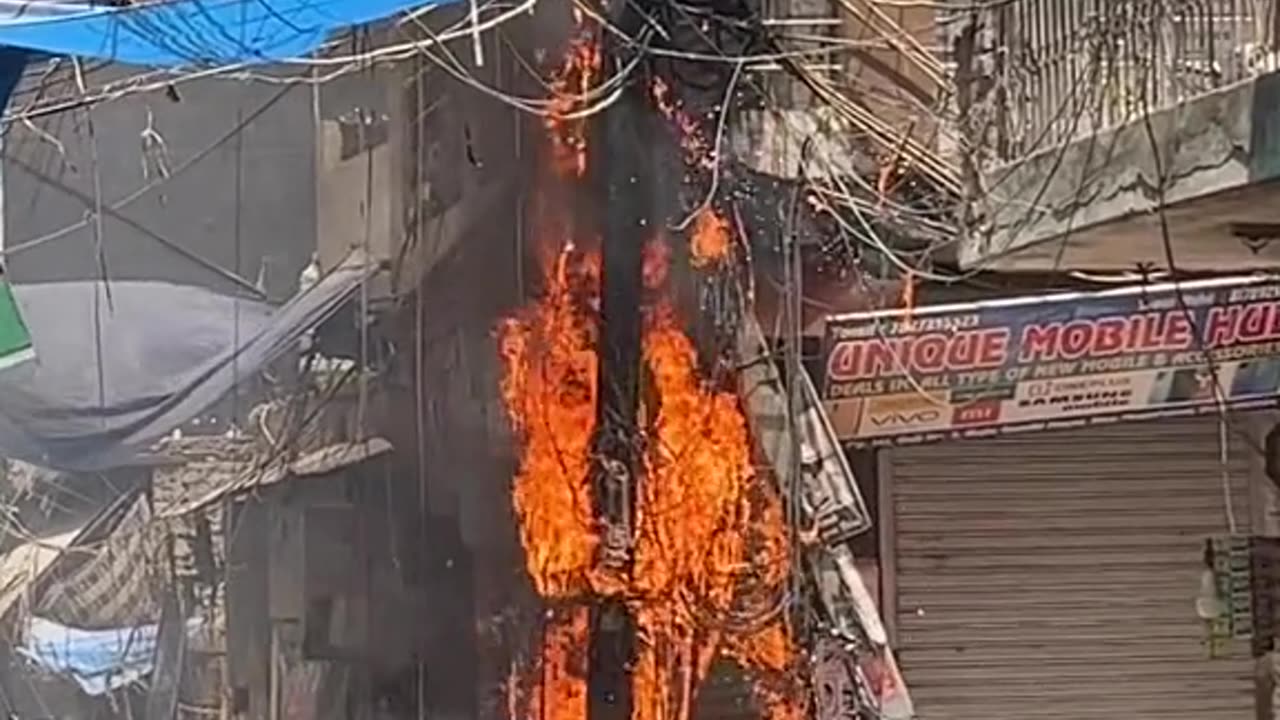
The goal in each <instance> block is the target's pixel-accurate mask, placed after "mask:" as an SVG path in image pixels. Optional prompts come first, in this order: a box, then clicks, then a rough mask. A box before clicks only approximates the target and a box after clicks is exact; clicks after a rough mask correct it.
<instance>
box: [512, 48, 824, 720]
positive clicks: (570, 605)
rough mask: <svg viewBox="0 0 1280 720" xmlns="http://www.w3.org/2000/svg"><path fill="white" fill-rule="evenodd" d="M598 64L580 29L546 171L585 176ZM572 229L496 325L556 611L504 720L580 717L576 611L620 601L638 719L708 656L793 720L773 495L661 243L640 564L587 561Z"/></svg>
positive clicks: (785, 554)
mask: <svg viewBox="0 0 1280 720" xmlns="http://www.w3.org/2000/svg"><path fill="white" fill-rule="evenodd" d="M600 65H601V60H600V54H599V50H598V46H597V45H596V44H595V43H594V39H593V36H592V35H591V34H590V33H587V32H583V33H581V34H580V35H579V37H578V39H577V40H575V41H574V43H573V44H572V45H571V48H570V52H569V56H568V59H567V61H566V63H565V65H564V67H562V69H561V72H560V73H559V74H558V76H557V78H556V81H555V82H554V83H553V88H554V89H555V90H556V92H557V93H558V94H560V95H561V98H560V99H559V100H557V101H556V103H555V107H556V108H557V112H556V113H553V117H551V118H550V119H549V120H548V122H547V129H548V130H549V134H550V138H551V142H550V144H551V151H552V161H553V163H554V167H555V169H556V170H557V172H558V174H559V176H560V177H561V178H564V179H565V180H567V181H568V182H571V183H580V182H581V181H582V179H584V178H585V173H586V169H587V153H586V150H587V144H586V138H587V128H586V126H585V125H584V124H583V123H582V122H581V121H580V120H578V119H576V116H574V115H573V111H574V108H575V107H576V105H575V104H574V101H573V100H572V99H571V98H569V97H568V95H569V94H577V95H579V96H580V95H582V94H584V93H585V92H586V91H587V90H588V89H589V88H590V83H591V82H593V81H594V77H595V75H596V74H597V73H598V70H599V68H600ZM660 87H661V88H663V90H662V94H661V95H660V94H659V92H658V88H660ZM654 93H655V99H657V100H658V103H659V107H660V108H665V109H663V112H664V113H665V114H667V116H668V117H670V118H673V119H677V122H678V123H682V125H681V127H682V132H683V133H684V137H685V138H686V143H685V148H686V151H689V152H690V153H691V154H690V156H689V157H690V159H691V161H692V158H693V157H694V155H693V154H692V150H691V148H695V149H696V148H698V147H699V146H698V144H697V142H696V141H693V140H690V138H694V137H695V135H694V134H693V131H694V130H695V129H696V123H693V122H692V121H691V120H688V119H687V118H685V116H684V115H683V114H682V113H680V112H679V111H678V110H677V109H675V107H674V105H672V104H671V103H670V102H669V100H668V99H667V97H668V96H667V93H666V91H665V86H662V85H659V84H658V83H655V85H654ZM663 103H666V105H665V106H664V104H663ZM681 118H684V120H680V119H681ZM686 120H687V125H688V127H685V126H684V124H683V123H685V121H686ZM686 130H687V132H685V131H686ZM697 137H700V135H698V136H697ZM701 148H702V149H701V150H699V156H700V157H704V158H707V159H708V162H711V163H714V162H715V159H714V157H713V154H712V153H711V152H710V151H709V146H707V145H705V144H704V145H703V146H701ZM544 200H545V198H544ZM539 207H540V208H541V209H542V212H546V207H545V204H544V205H540V206H539ZM696 219H697V222H696V223H695V225H694V227H693V229H692V231H691V232H690V236H689V238H688V240H689V242H690V246H691V248H692V249H693V258H694V263H695V264H696V266H698V267H701V268H711V267H713V266H716V265H720V264H723V263H724V262H725V261H727V259H728V257H729V255H730V248H731V244H732V243H731V238H732V235H731V230H730V225H729V223H728V222H726V221H725V220H724V219H723V218H722V217H720V216H719V215H717V214H716V213H715V212H714V211H713V210H711V209H710V208H706V209H704V210H703V211H702V212H701V213H700V214H699V216H698V217H697V218H696ZM565 225H568V223H564V222H557V221H555V220H554V219H548V220H547V221H546V222H543V223H541V230H542V232H543V233H544V237H543V238H542V240H543V241H544V242H543V245H544V246H547V247H555V248H559V250H558V251H557V252H551V253H548V254H547V255H546V256H545V257H546V262H545V265H546V267H545V271H544V277H543V288H542V292H541V294H540V295H539V297H537V298H536V299H535V300H534V301H533V302H531V303H530V304H529V305H528V306H526V307H525V308H523V309H522V310H520V311H519V312H517V313H516V314H515V315H514V316H513V317H511V318H510V319H508V320H507V321H506V322H504V323H503V324H502V325H501V327H500V328H499V352H500V356H501V360H502V363H503V366H504V370H505V372H504V376H503V378H502V381H501V391H502V397H503V400H504V403H505V405H506V409H507V411H508V414H509V416H510V419H511V423H512V427H513V429H514V431H515V433H516V436H517V440H518V443H519V462H518V467H517V470H516V474H515V478H514V483H513V490H512V498H513V504H514V508H515V512H516V516H517V519H518V522H519V534H520V539H521V542H522V544H523V546H524V550H525V565H526V569H527V571H528V574H529V577H530V578H531V580H532V583H533V586H534V589H535V590H536V591H537V592H538V594H539V595H540V596H541V597H542V598H544V599H545V600H546V601H547V602H548V604H549V605H550V606H551V607H554V608H556V609H555V611H554V612H553V613H551V614H550V615H548V617H547V620H546V627H545V628H544V632H543V637H542V639H541V640H540V641H539V642H538V643H537V644H538V645H539V652H538V653H537V656H536V659H535V660H534V662H533V663H532V665H533V667H531V668H528V669H527V672H526V674H525V675H524V682H523V684H522V685H523V686H522V687H521V691H522V692H521V693H515V694H513V695H512V697H513V700H512V701H511V703H510V707H511V708H512V710H511V712H512V713H513V717H512V720H548V719H550V720H584V719H585V717H586V713H587V702H586V697H587V686H586V674H587V662H588V660H587V646H588V637H589V612H588V611H587V606H588V604H589V603H590V602H592V601H593V600H598V599H600V598H604V597H610V598H616V599H620V600H622V601H623V602H625V603H626V604H627V606H628V608H629V610H630V612H631V614H632V617H633V618H634V620H635V622H636V625H637V640H638V643H637V645H638V649H637V652H636V657H635V661H634V665H633V667H632V678H631V682H632V695H633V700H632V707H633V715H632V717H633V720H687V718H689V717H690V715H691V713H692V709H693V702H694V698H695V696H696V693H697V689H698V686H699V685H700V683H701V682H702V680H703V679H705V678H706V676H707V674H708V673H709V672H710V668H711V666H712V663H713V662H714V660H715V659H716V658H717V657H728V658H731V659H733V660H735V661H736V662H738V663H739V664H740V665H741V666H743V667H744V668H745V669H747V670H748V671H750V672H752V673H754V675H755V676H756V678H757V680H758V682H757V685H756V691H757V696H758V699H759V701H760V703H761V705H762V707H763V708H764V709H765V710H766V711H767V713H768V716H769V718H770V720H799V718H801V717H803V710H804V705H803V703H802V702H801V701H800V700H799V698H800V697H801V696H802V693H801V692H799V690H800V688H799V687H798V685H797V683H796V681H795V674H794V671H795V669H796V668H795V667H794V666H793V663H794V660H793V658H794V657H795V656H796V652H795V648H794V645H793V642H792V638H791V633H790V630H789V627H788V625H787V623H786V612H785V608H784V607H783V601H782V598H783V597H784V592H785V584H786V579H787V576H788V568H789V558H790V548H789V545H788V535H787V529H786V523H785V519H784V513H783V510H782V501H781V498H780V497H779V495H778V493H777V491H776V489H775V488H774V487H773V485H772V483H771V480H770V478H768V477H765V476H761V475H760V474H758V473H757V472H756V470H755V467H754V465H753V462H752V459H753V457H752V448H751V442H750V436H749V433H748V429H747V424H746V420H745V417H744V415H743V413H742V410H741V408H740V406H739V403H738V398H737V397H736V396H735V395H734V394H733V393H731V392H725V391H723V390H721V389H719V387H718V386H717V385H715V384H713V383H710V382H708V381H706V380H705V379H704V378H702V377H700V376H699V364H698V357H697V352H696V349H695V346H694V343H693V342H692V340H691V339H690V338H689V336H688V335H687V334H686V333H685V331H684V330H683V328H682V327H681V324H680V321H679V317H678V313H677V310H676V307H675V305H674V303H673V301H672V300H671V299H670V298H671V297H673V293H671V292H670V290H669V288H668V284H669V281H670V275H671V273H670V272H669V266H670V262H671V256H672V253H671V249H670V246H669V244H668V242H667V240H666V239H665V238H662V237H657V238H655V239H654V240H653V241H652V242H651V243H649V244H648V245H647V246H646V248H645V253H644V263H643V279H644V285H645V287H646V288H647V289H648V290H649V291H650V294H651V295H652V296H654V297H656V298H657V299H656V300H654V301H653V302H651V303H650V306H649V307H647V308H646V310H645V324H644V330H643V337H642V361H643V364H644V368H645V371H646V375H645V378H646V380H645V385H646V387H645V390H644V392H643V393H642V397H644V398H645V402H644V403H643V407H642V409H641V413H640V416H641V418H642V419H643V421H644V424H645V427H646V431H645V433H644V435H643V437H642V438H640V439H639V443H640V445H641V448H640V450H641V462H640V465H641V467H640V468H638V470H639V472H640V474H641V478H640V479H639V481H638V486H637V487H638V497H637V498H636V513H635V520H634V528H635V537H634V539H633V552H632V560H633V562H632V565H631V567H630V569H629V572H625V573H619V572H617V571H616V570H606V569H604V568H602V567H600V566H599V565H598V564H597V551H598V549H599V546H600V536H599V527H598V525H597V521H596V519H595V514H594V509H593V502H592V487H591V482H590V478H591V472H592V465H593V457H592V446H591V441H592V435H593V432H594V431H595V428H596V414H597V406H596V402H597V393H598V390H599V388H598V382H599V381H598V378H597V369H596V368H597V355H596V353H597V350H598V342H599V313H598V306H599V305H598V298H599V293H600V258H599V255H598V253H597V252H595V251H594V250H583V249H581V248H582V247H591V246H592V245H594V242H593V238H580V237H574V236H573V235H574V234H575V231H573V230H565V229H564V228H563V227H562V226H565ZM547 233H550V236H546V235H545V234H547ZM559 233H568V234H567V235H558V234H559ZM762 606H763V608H764V609H763V610H762V609H760V608H761V607H762ZM516 695H522V698H523V702H519V701H517V700H516V699H514V698H515V697H516ZM521 715H523V717H521Z"/></svg>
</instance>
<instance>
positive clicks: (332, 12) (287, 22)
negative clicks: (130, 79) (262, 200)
mask: <svg viewBox="0 0 1280 720" xmlns="http://www.w3.org/2000/svg"><path fill="white" fill-rule="evenodd" d="M453 1H454V0H443V2H442V1H441V0H136V1H135V2H133V3H129V4H121V5H120V6H103V5H100V4H93V3H64V2H57V3H54V2H49V0H25V1H24V0H0V45H7V46H9V47H14V48H21V49H23V50H27V51H31V52H36V53H42V54H47V55H80V56H85V57H92V58H96V59H100V60H112V61H115V62H120V63H127V64H131V65H148V66H157V67H185V66H193V65H226V64H237V63H271V62H279V61H282V60H289V59H294V58H299V57H302V56H304V55H307V54H309V53H311V52H313V51H315V50H316V49H317V48H318V47H319V46H320V44H321V43H323V42H324V41H325V39H326V38H328V36H329V35H330V34H332V33H333V32H334V31H335V30H339V29H341V28H345V27H350V26H352V25H362V24H364V23H369V22H374V21H376V20H380V19H382V18H385V17H389V16H391V15H394V14H396V13H397V12H400V11H403V10H408V9H410V8H413V7H417V6H420V5H439V4H445V3H447V2H453Z"/></svg>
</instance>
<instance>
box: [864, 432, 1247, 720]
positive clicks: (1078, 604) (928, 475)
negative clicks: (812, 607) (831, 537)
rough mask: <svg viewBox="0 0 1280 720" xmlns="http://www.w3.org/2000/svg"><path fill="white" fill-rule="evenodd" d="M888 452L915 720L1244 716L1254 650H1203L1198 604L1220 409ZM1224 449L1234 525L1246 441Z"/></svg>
mask: <svg viewBox="0 0 1280 720" xmlns="http://www.w3.org/2000/svg"><path fill="white" fill-rule="evenodd" d="M889 456H890V463H891V465H890V467H891V470H890V472H891V473H892V475H891V488H892V489H891V490H890V492H891V493H892V498H893V509H894V512H895V520H894V522H895V523H896V533H895V537H896V544H897V546H896V560H897V622H898V634H899V635H898V646H899V648H900V653H901V666H902V669H903V672H904V673H905V677H906V681H907V684H908V687H910V688H911V692H912V695H913V697H914V699H915V701H916V708H917V710H918V711H919V713H920V715H919V717H920V718H921V720H1004V719H1007V720H1040V719H1048V718H1054V719H1060V720H1067V719H1069V720H1086V719H1087V720H1094V719H1095V718H1108V719H1109V720H1120V719H1125V720H1180V719H1183V718H1185V719H1186V720H1192V719H1194V720H1245V719H1247V718H1252V717H1253V716H1254V715H1253V680H1252V678H1253V670H1252V667H1253V662H1252V660H1250V659H1249V658H1248V649H1247V648H1242V649H1240V650H1238V651H1237V652H1236V653H1235V655H1234V656H1233V658H1232V659H1229V660H1209V659H1207V653H1206V649H1205V647H1204V645H1203V642H1202V631H1201V626H1200V623H1199V620H1198V619H1197V617H1196V615H1195V612H1194V607H1193V603H1194V598H1195V595H1196V592H1197V589H1198V587H1199V577H1200V572H1201V570H1202V567H1203V566H1202V564H1201V558H1202V548H1203V537H1204V536H1205V535H1209V534H1214V533H1222V532H1225V531H1226V521H1225V513H1224V502H1223V492H1222V483H1221V469H1220V463H1219V449H1218V423H1217V419H1216V417H1206V418H1190V419H1182V420H1160V421H1155V422H1148V423H1126V424H1119V425H1108V426H1101V427H1094V428H1086V429H1079V430H1070V431H1061V432H1047V433H1035V434H1029V435H1021V436H1012V437H1006V438H999V439H990V440H964V441H954V442H947V443H942V444H938V445H929V446H921V447H914V448H897V449H894V450H892V451H890V453H889ZM1229 457H1230V467H1231V477H1232V486H1233V487H1232V490H1233V507H1234V511H1235V515H1236V518H1237V522H1238V523H1239V526H1238V527H1239V529H1240V530H1242V531H1243V530H1244V529H1245V528H1246V527H1247V525H1248V522H1249V511H1248V504H1247V497H1248V491H1247V487H1248V465H1249V450H1248V449H1247V443H1245V442H1244V441H1242V440H1240V439H1239V438H1234V437H1233V439H1232V443H1231V450H1230V456H1229ZM1240 644H1241V645H1242V644H1243V643H1240Z"/></svg>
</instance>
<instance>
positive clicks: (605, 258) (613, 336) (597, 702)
mask: <svg viewBox="0 0 1280 720" xmlns="http://www.w3.org/2000/svg"><path fill="white" fill-rule="evenodd" d="M611 14H613V15H614V17H613V18H612V20H613V21H614V22H615V23H616V24H617V26H618V27H619V28H620V29H621V30H622V31H623V34H624V36H627V37H634V36H635V35H637V34H638V31H639V30H640V29H641V27H642V24H643V22H644V18H643V16H641V15H640V11H639V10H638V9H637V8H636V7H635V6H634V5H633V4H632V3H630V2H622V3H619V4H618V5H616V6H614V9H613V10H612V13H611ZM601 52H602V57H603V60H604V66H605V68H606V70H605V73H606V74H610V73H612V72H616V71H617V70H618V69H619V68H620V67H622V66H623V65H624V63H625V61H626V55H627V53H629V52H636V48H634V47H628V46H627V45H626V44H625V42H623V41H620V40H619V39H617V38H615V37H614V35H613V34H612V33H604V37H603V38H602V46H601ZM652 114H653V111H652V109H651V107H650V106H649V103H648V99H647V95H646V88H645V86H644V85H643V83H641V82H638V81H636V79H635V78H631V79H629V80H628V83H627V85H626V87H625V88H624V90H623V96H622V97H621V99H620V100H619V101H618V102H617V103H615V104H614V105H613V106H612V107H610V108H609V109H607V110H605V111H604V112H603V113H601V114H600V115H598V116H597V117H596V118H595V119H594V125H593V127H592V137H591V142H590V143H589V148H590V153H591V156H590V157H589V159H588V166H589V167H591V168H592V173H593V174H594V177H595V183H594V185H595V187H597V188H599V192H600V194H601V195H602V197H599V198H598V203H597V205H596V207H597V208H598V210H597V212H598V215H597V219H598V222H599V227H600V230H601V257H602V263H601V281H600V284H601V288H600V342H599V346H598V351H597V353H598V363H599V365H598V368H599V374H598V383H599V385H598V387H599V392H598V394H597V398H598V404H597V408H596V420H597V422H596V437H595V438H594V464H593V468H592V473H593V476H592V480H593V483H592V485H593V495H594V497H593V500H594V508H595V513H596V518H597V521H598V524H599V527H600V535H601V557H600V558H599V561H600V562H601V563H602V564H603V565H605V566H606V567H608V568H609V569H610V570H611V571H613V572H617V573H621V574H626V573H629V572H630V568H631V564H632V561H633V548H634V539H635V530H636V529H635V524H634V518H635V507H636V500H635V498H636V494H637V492H638V485H639V482H640V476H639V468H640V462H639V460H640V449H639V443H640V432H639V423H640V417H639V415H640V381H641V372H642V367H643V363H642V348H641V333H642V327H641V324H642V312H641V302H642V296H643V290H644V288H643V262H644V245H645V242H646V241H647V240H648V239H649V235H650V233H651V232H652V229H653V226H654V224H653V221H652V218H651V215H652V213H653V208H654V202H653V184H652V183H653V168H652V167H651V165H652V163H651V161H650V160H649V158H650V157H651V155H652V153H651V147H652V146H651V142H652V139H653V138H652V136H653V119H652V117H651V116H652ZM635 635H636V631H635V622H634V618H632V617H631V613H630V611H629V609H628V608H627V606H626V604H625V603H624V601H623V599H622V598H600V599H598V600H597V601H596V602H595V603H594V604H593V606H592V608H591V629H590V640H589V649H588V652H589V660H588V662H589V666H588V676H587V718H588V720H629V719H630V717H631V709H632V697H631V675H632V673H631V669H632V662H633V658H634V649H635Z"/></svg>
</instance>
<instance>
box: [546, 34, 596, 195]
mask: <svg viewBox="0 0 1280 720" xmlns="http://www.w3.org/2000/svg"><path fill="white" fill-rule="evenodd" d="M578 19H579V22H578V23H577V26H578V32H577V34H576V35H575V36H574V38H573V39H572V40H571V41H570V43H569V50H568V52H567V53H566V55H565V59H564V62H563V64H562V65H561V66H560V67H559V68H558V69H557V71H556V72H555V73H554V74H553V76H552V79H551V83H550V85H551V105H550V110H549V112H548V113H547V115H546V118H545V125H546V129H547V134H548V135H549V136H550V138H551V148H552V153H553V158H554V161H555V166H556V170H557V171H558V172H560V173H561V174H562V175H564V176H566V177H578V178H581V177H586V174H587V119H588V117H589V113H587V112H586V110H585V105H586V102H585V98H586V96H587V94H588V93H589V92H590V91H591V88H592V86H593V85H595V83H596V79H597V78H598V77H599V76H600V69H601V67H603V62H604V59H603V57H602V56H601V54H600V42H599V40H598V38H597V37H596V35H595V33H593V32H591V31H590V30H589V29H588V26H586V25H585V24H583V23H582V22H581V17H580V16H579V18H578Z"/></svg>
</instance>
